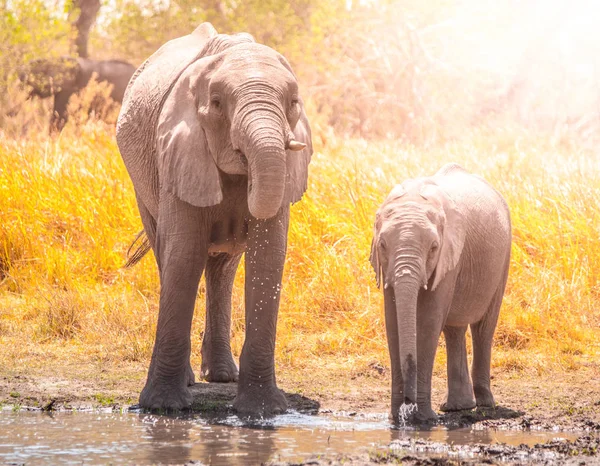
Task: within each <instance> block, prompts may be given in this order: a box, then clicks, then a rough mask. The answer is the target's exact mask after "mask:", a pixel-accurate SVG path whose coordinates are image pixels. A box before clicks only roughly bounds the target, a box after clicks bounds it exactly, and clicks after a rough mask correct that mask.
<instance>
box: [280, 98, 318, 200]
mask: <svg viewBox="0 0 600 466" xmlns="http://www.w3.org/2000/svg"><path fill="white" fill-rule="evenodd" d="M293 133H294V138H295V140H296V141H299V142H303V143H304V144H306V147H305V148H304V149H302V150H301V151H291V150H288V151H287V160H286V165H287V187H286V191H287V195H286V198H287V200H288V202H290V203H292V204H293V203H294V202H298V201H299V200H300V199H302V195H303V194H304V192H305V191H306V188H307V185H308V164H309V163H310V159H311V157H312V153H313V147H312V136H311V131H310V125H309V124H308V118H307V117H306V113H305V112H304V106H302V109H301V111H300V118H299V119H298V123H296V127H295V128H294V131H293Z"/></svg>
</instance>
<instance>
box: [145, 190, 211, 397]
mask: <svg viewBox="0 0 600 466" xmlns="http://www.w3.org/2000/svg"><path fill="white" fill-rule="evenodd" d="M158 218H159V222H158V225H157V237H156V253H157V257H158V263H159V264H160V283H161V289H160V303H159V313H158V324H157V327H156V341H155V343H154V351H153V353H152V360H151V363H150V369H149V370H148V379H147V381H146V386H145V387H144V389H143V390H142V393H141V395H140V405H141V406H142V407H144V408H151V409H159V408H165V409H182V408H187V407H189V406H190V405H191V403H192V395H191V393H190V391H189V389H188V388H187V386H188V385H189V384H190V382H191V381H190V347H191V344H190V331H191V325H192V316H193V312H194V304H195V301H196V294H197V291H198V283H199V281H200V276H201V275H202V271H203V269H204V265H205V263H206V257H207V241H206V235H205V234H203V232H202V230H201V226H202V218H201V209H198V208H195V207H193V206H191V205H190V204H187V203H185V202H183V201H181V200H179V199H177V198H176V197H175V196H174V195H172V194H170V193H167V192H162V193H161V201H160V205H159V216H158ZM192 376H193V374H192Z"/></svg>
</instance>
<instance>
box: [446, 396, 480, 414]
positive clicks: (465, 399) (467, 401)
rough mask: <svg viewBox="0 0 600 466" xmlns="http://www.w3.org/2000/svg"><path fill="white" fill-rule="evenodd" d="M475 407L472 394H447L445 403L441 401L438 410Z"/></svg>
mask: <svg viewBox="0 0 600 466" xmlns="http://www.w3.org/2000/svg"><path fill="white" fill-rule="evenodd" d="M474 407H475V399H474V398H473V395H465V396H462V397H457V396H453V397H451V396H448V398H447V400H446V402H445V403H442V406H440V410H441V411H443V412H445V413H447V412H449V411H462V410H465V409H473V408H474Z"/></svg>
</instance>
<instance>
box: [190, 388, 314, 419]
mask: <svg viewBox="0 0 600 466" xmlns="http://www.w3.org/2000/svg"><path fill="white" fill-rule="evenodd" d="M190 391H191V392H192V395H193V396H194V401H193V403H192V407H191V410H192V412H194V413H198V414H206V415H208V416H221V415H227V414H233V413H234V410H233V407H232V404H233V400H234V398H235V396H236V394H237V384H236V383H207V382H201V383H196V384H194V385H192V386H191V387H190ZM282 391H283V390H282ZM283 394H284V395H285V397H286V399H287V402H288V409H293V410H294V411H298V412H299V413H303V414H317V413H318V412H319V407H320V406H321V405H320V403H319V402H318V401H315V400H312V399H310V398H307V397H305V396H302V395H298V394H296V393H286V392H285V391H283Z"/></svg>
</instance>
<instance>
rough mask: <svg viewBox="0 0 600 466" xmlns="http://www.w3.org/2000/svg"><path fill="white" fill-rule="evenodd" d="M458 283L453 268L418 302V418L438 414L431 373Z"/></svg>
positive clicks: (431, 416)
mask: <svg viewBox="0 0 600 466" xmlns="http://www.w3.org/2000/svg"><path fill="white" fill-rule="evenodd" d="M455 283H456V272H450V273H449V274H448V275H446V277H445V278H444V280H442V282H441V283H440V284H439V285H438V287H437V288H436V290H435V291H424V292H422V293H421V294H420V295H419V301H418V303H417V367H418V373H417V404H418V407H419V410H418V411H417V414H416V416H415V419H416V420H417V421H432V420H435V419H437V414H436V413H435V411H434V410H433V409H432V408H431V377H432V374H433V363H434V360H435V353H436V351H437V347H438V342H439V339H440V335H441V334H442V328H443V327H444V324H445V321H446V317H447V315H448V310H449V308H450V303H451V301H452V296H453V293H454V286H455Z"/></svg>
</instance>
